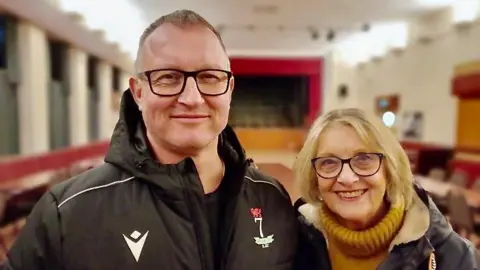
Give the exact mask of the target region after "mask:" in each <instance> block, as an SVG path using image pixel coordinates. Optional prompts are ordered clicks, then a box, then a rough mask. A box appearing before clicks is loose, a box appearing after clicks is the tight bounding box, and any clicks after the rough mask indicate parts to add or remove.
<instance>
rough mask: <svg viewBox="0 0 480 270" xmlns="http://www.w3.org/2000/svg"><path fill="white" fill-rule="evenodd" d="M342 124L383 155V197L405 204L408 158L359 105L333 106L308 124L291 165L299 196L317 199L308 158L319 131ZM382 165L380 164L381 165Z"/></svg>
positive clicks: (315, 148) (409, 196)
mask: <svg viewBox="0 0 480 270" xmlns="http://www.w3.org/2000/svg"><path fill="white" fill-rule="evenodd" d="M334 124H342V125H346V126H349V127H352V128H353V129H354V130H355V131H356V132H357V134H358V135H359V136H360V138H361V139H362V141H363V142H364V143H365V144H366V146H368V147H371V148H372V150H375V151H379V152H381V153H382V154H383V155H384V164H385V165H386V170H385V174H386V180H387V192H386V193H387V199H388V201H389V202H390V203H392V204H394V205H395V204H398V203H402V200H403V203H404V205H405V206H406V207H408V206H409V205H410V203H411V200H412V194H413V192H414V189H413V175H412V171H411V169H410V161H409V159H408V156H407V155H406V153H405V151H404V150H403V148H402V146H401V145H400V143H399V141H398V140H397V138H396V137H395V135H394V134H393V132H392V131H391V130H390V129H389V128H388V127H387V126H385V125H384V124H383V123H382V122H381V121H380V119H378V118H377V117H370V116H367V115H366V114H365V112H363V111H362V110H360V109H354V108H350V109H337V110H332V111H330V112H328V113H327V114H326V115H325V116H323V117H319V118H317V119H316V120H315V122H314V123H313V124H312V126H311V128H310V131H309V132H308V135H307V138H306V140H305V143H304V145H303V148H302V150H301V151H300V153H299V154H298V156H297V159H296V160H295V163H294V165H293V171H294V174H295V178H296V183H297V185H298V188H299V191H300V194H301V196H302V197H303V198H304V199H305V200H306V201H307V202H309V203H312V204H318V203H320V202H321V197H320V192H319V189H318V183H317V177H316V174H315V170H314V169H313V167H312V164H311V160H312V159H313V158H315V157H316V154H317V151H318V147H319V139H320V135H321V134H322V133H323V132H324V131H325V130H326V129H327V128H328V127H330V126H332V125H334ZM385 165H384V166H385Z"/></svg>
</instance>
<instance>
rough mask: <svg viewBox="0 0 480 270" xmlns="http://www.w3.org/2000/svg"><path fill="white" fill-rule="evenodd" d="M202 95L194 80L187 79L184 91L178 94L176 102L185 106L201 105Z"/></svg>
mask: <svg viewBox="0 0 480 270" xmlns="http://www.w3.org/2000/svg"><path fill="white" fill-rule="evenodd" d="M204 101H205V100H204V99H203V96H202V94H201V93H200V91H199V89H198V86H197V83H196V82H195V79H194V78H191V77H190V78H187V79H186V82H185V89H184V90H183V92H182V93H181V94H180V96H179V98H178V102H180V103H182V104H185V105H187V106H194V105H198V104H201V103H203V102H204Z"/></svg>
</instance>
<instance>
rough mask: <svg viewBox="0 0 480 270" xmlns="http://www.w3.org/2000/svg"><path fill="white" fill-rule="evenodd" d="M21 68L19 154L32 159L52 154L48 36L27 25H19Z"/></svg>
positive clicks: (33, 26) (21, 23)
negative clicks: (35, 156) (50, 149)
mask: <svg viewBox="0 0 480 270" xmlns="http://www.w3.org/2000/svg"><path fill="white" fill-rule="evenodd" d="M17 46H18V50H19V67H20V71H21V72H20V84H19V92H18V95H19V96H18V97H19V98H18V102H19V103H18V104H19V122H20V123H19V127H20V128H19V129H20V130H19V131H20V132H19V133H20V134H19V136H20V153H21V154H22V155H31V154H38V153H44V152H48V151H49V147H50V146H49V144H50V137H49V117H48V81H49V77H50V74H49V72H50V68H49V65H48V40H47V35H46V33H45V32H44V31H42V30H41V29H40V28H38V27H36V26H35V25H32V24H30V23H28V22H26V21H19V24H18V45H17Z"/></svg>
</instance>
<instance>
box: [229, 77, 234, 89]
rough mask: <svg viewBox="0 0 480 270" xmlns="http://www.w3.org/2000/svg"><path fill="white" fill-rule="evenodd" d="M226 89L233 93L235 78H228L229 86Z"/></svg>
mask: <svg viewBox="0 0 480 270" xmlns="http://www.w3.org/2000/svg"><path fill="white" fill-rule="evenodd" d="M228 87H229V88H230V89H229V90H230V91H231V92H233V89H235V77H233V76H232V78H230V84H229V85H228Z"/></svg>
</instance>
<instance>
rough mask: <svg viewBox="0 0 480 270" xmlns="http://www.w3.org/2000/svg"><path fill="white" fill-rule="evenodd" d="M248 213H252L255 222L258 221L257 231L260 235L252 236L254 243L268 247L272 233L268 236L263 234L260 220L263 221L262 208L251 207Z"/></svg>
mask: <svg viewBox="0 0 480 270" xmlns="http://www.w3.org/2000/svg"><path fill="white" fill-rule="evenodd" d="M250 214H252V217H253V221H254V222H255V223H258V224H259V225H258V226H259V227H258V228H259V233H260V237H253V239H254V240H255V243H256V244H257V245H259V246H261V247H262V248H268V247H269V246H270V244H271V243H273V241H274V239H273V234H271V235H269V236H265V235H264V234H263V227H262V222H263V216H262V208H251V209H250Z"/></svg>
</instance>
